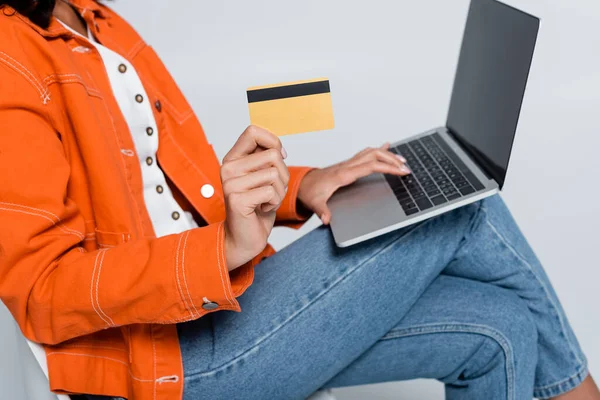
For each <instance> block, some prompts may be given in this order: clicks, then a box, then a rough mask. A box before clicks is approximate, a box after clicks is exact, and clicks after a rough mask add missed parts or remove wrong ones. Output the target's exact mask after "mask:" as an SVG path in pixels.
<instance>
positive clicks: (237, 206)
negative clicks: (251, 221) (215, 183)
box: [228, 185, 281, 216]
mask: <svg viewBox="0 0 600 400" xmlns="http://www.w3.org/2000/svg"><path fill="white" fill-rule="evenodd" d="M228 199H229V207H231V208H232V209H233V210H235V211H236V212H238V213H240V214H242V215H244V216H248V215H250V214H252V213H254V212H255V211H256V210H257V209H258V208H259V207H260V206H262V205H263V204H270V205H274V206H276V205H277V204H279V203H280V202H281V199H280V197H279V195H278V194H277V191H276V190H275V188H274V187H273V186H271V185H268V186H261V187H258V188H255V189H252V190H249V191H247V192H243V193H231V194H230V195H229V197H228Z"/></svg>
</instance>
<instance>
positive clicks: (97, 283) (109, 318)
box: [96, 251, 115, 326]
mask: <svg viewBox="0 0 600 400" xmlns="http://www.w3.org/2000/svg"><path fill="white" fill-rule="evenodd" d="M105 255H106V251H104V252H103V253H102V259H101V260H100V268H98V275H97V276H96V305H97V306H98V310H100V312H101V313H102V315H104V316H105V317H106V319H108V320H109V321H110V324H111V325H112V326H115V322H114V321H113V320H112V318H111V317H109V316H108V315H106V313H105V312H104V310H103V309H102V307H100V300H99V299H98V297H99V296H98V285H99V283H100V273H101V272H102V264H103V263H104V256H105Z"/></svg>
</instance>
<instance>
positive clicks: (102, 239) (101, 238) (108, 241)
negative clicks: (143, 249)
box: [96, 229, 131, 249]
mask: <svg viewBox="0 0 600 400" xmlns="http://www.w3.org/2000/svg"><path fill="white" fill-rule="evenodd" d="M130 239H131V234H129V233H127V232H107V231H101V230H99V229H96V242H97V243H98V247H99V248H101V249H108V248H112V247H116V246H118V245H120V244H123V243H127V242H128V241H129V240H130Z"/></svg>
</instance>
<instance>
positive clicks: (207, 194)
mask: <svg viewBox="0 0 600 400" xmlns="http://www.w3.org/2000/svg"><path fill="white" fill-rule="evenodd" d="M200 193H201V194H202V197H204V198H205V199H210V198H211V197H213V195H214V194H215V188H214V187H213V186H212V185H209V184H206V185H204V186H202V188H200Z"/></svg>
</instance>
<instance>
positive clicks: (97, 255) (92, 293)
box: [90, 250, 110, 326]
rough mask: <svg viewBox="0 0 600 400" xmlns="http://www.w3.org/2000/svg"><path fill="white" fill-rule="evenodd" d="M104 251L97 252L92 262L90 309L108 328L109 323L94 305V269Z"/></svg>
mask: <svg viewBox="0 0 600 400" xmlns="http://www.w3.org/2000/svg"><path fill="white" fill-rule="evenodd" d="M106 251H107V250H100V251H98V254H96V260H95V261H94V269H93V270H92V279H91V280H90V301H91V302H92V308H93V309H94V311H95V312H96V314H98V316H99V317H100V319H101V320H102V321H104V322H105V323H106V324H107V325H108V326H110V323H109V322H108V321H107V320H105V319H104V317H103V316H102V315H101V314H100V313H99V312H98V309H97V308H96V305H95V304H94V277H95V276H96V269H97V268H98V258H100V256H101V255H102V253H104V252H106Z"/></svg>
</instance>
